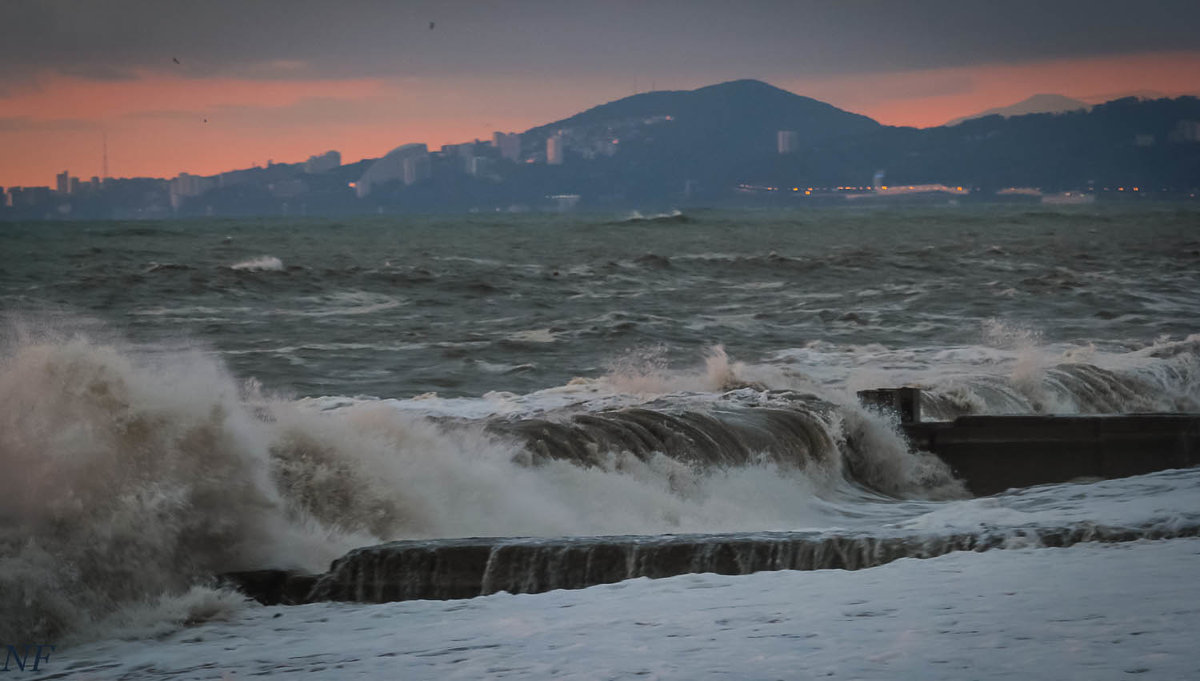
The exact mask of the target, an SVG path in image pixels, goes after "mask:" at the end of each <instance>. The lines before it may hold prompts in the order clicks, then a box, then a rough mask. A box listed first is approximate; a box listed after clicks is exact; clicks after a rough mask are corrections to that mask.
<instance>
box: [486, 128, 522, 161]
mask: <svg viewBox="0 0 1200 681" xmlns="http://www.w3.org/2000/svg"><path fill="white" fill-rule="evenodd" d="M492 146H494V147H496V148H497V149H499V150H500V158H506V159H508V160H510V161H520V160H521V136H520V135H518V134H517V133H515V132H496V133H492Z"/></svg>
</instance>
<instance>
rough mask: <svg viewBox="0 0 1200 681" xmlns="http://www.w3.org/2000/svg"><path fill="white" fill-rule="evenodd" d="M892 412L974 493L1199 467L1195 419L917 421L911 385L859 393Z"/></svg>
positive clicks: (1199, 424) (1199, 430) (915, 442)
mask: <svg viewBox="0 0 1200 681" xmlns="http://www.w3.org/2000/svg"><path fill="white" fill-rule="evenodd" d="M859 397H860V399H862V401H863V402H864V403H865V404H868V405H871V406H875V407H879V408H883V409H887V410H891V411H894V412H896V413H897V414H899V417H900V426H901V429H902V430H903V431H904V434H905V435H906V436H907V438H908V440H909V442H910V443H911V445H912V447H913V448H915V449H920V450H923V451H927V452H930V453H932V454H935V455H936V456H937V457H938V458H940V459H941V460H942V461H945V462H946V464H948V465H949V466H950V469H951V471H952V472H953V473H954V475H955V477H957V478H959V479H960V480H962V481H963V483H964V484H965V485H966V487H967V490H968V491H970V492H971V493H972V494H974V495H976V496H986V495H991V494H996V493H997V492H1003V491H1004V490H1006V489H1010V488H1013V487H1030V486H1033V485H1044V484H1050V483H1057V482H1068V481H1071V480H1078V479H1087V478H1100V479H1108V478H1122V477H1128V476H1131V475H1143V474H1146V473H1153V472H1155V471H1161V470H1167V469H1170V468H1190V467H1192V466H1195V465H1197V464H1200V414H1102V415H1085V416H1076V415H1071V416H1050V415H1036V416H1030V415H1019V416H1018V415H1013V416H1006V415H1000V416H960V417H958V418H957V419H955V420H954V421H932V422H922V421H921V409H920V399H921V395H920V391H919V390H917V389H915V388H897V389H884V390H869V391H863V392H860V393H859Z"/></svg>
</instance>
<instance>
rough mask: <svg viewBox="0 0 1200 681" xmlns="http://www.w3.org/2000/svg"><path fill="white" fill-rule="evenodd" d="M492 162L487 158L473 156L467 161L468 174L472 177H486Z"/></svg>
mask: <svg viewBox="0 0 1200 681" xmlns="http://www.w3.org/2000/svg"><path fill="white" fill-rule="evenodd" d="M491 160H492V159H490V158H487V157H486V156H472V157H471V158H469V159H467V174H468V175H470V176H471V177H479V176H481V175H486V174H487V172H488V170H489V169H490V168H491Z"/></svg>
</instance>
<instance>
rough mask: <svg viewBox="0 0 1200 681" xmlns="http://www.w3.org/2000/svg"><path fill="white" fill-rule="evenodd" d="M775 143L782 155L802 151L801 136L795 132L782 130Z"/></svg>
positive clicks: (777, 134) (778, 133)
mask: <svg viewBox="0 0 1200 681" xmlns="http://www.w3.org/2000/svg"><path fill="white" fill-rule="evenodd" d="M775 141H776V146H777V147H778V149H779V153H781V154H794V153H796V152H797V151H799V150H800V135H799V133H797V132H796V131H795V130H780V131H779V132H777V133H776V134H775Z"/></svg>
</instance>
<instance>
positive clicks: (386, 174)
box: [354, 144, 430, 199]
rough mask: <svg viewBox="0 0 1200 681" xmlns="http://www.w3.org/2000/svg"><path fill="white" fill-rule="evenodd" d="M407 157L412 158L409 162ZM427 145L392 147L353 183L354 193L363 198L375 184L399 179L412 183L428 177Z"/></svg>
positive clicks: (405, 182)
mask: <svg viewBox="0 0 1200 681" xmlns="http://www.w3.org/2000/svg"><path fill="white" fill-rule="evenodd" d="M409 159H413V160H412V161H411V162H410V161H409ZM429 173H430V164H429V147H427V146H425V145H424V144H405V145H403V146H399V147H396V148H395V149H392V150H391V151H389V152H388V153H387V155H385V156H384V157H383V158H381V159H379V160H378V161H376V162H375V163H373V164H371V167H370V168H367V171H366V172H365V173H363V174H362V177H360V178H358V182H355V183H354V193H355V195H357V196H358V198H360V199H361V198H365V197H366V196H368V195H369V194H370V193H371V189H372V188H373V187H375V186H376V185H380V184H383V183H385V182H391V181H393V180H401V181H402V182H404V184H412V183H413V182H416V181H418V180H421V179H424V178H426V177H429Z"/></svg>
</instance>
